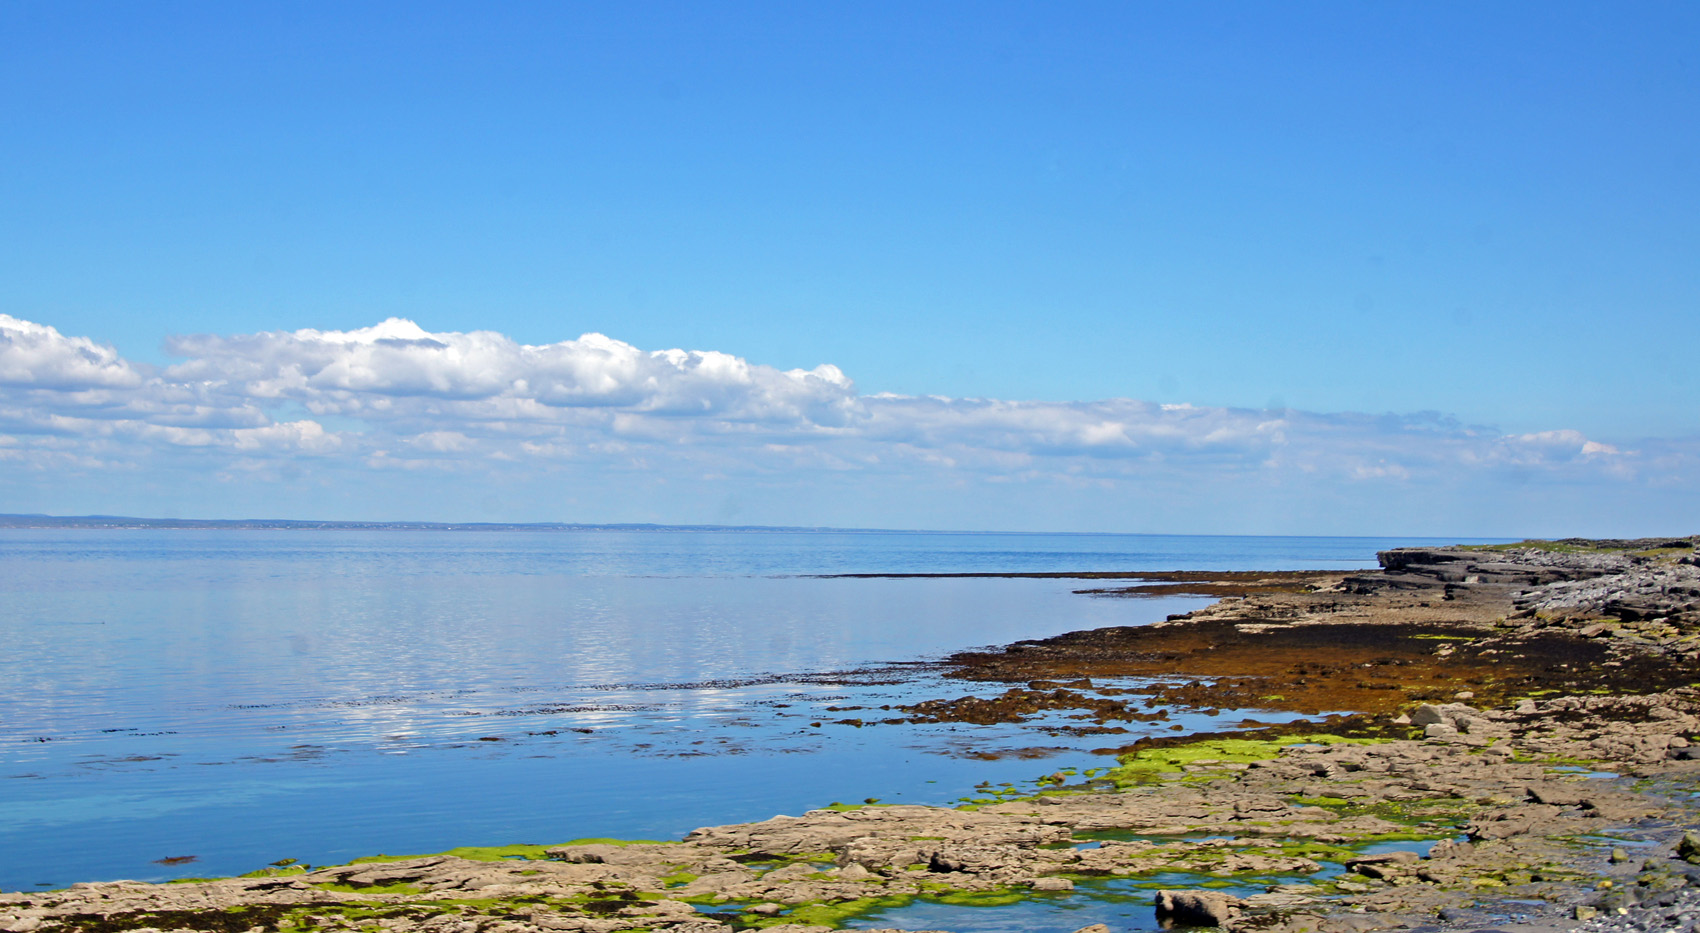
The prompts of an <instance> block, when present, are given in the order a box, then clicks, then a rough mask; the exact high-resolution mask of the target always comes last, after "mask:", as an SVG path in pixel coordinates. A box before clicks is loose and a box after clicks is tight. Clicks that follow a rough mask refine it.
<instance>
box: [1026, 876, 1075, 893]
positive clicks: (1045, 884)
mask: <svg viewBox="0 0 1700 933" xmlns="http://www.w3.org/2000/svg"><path fill="white" fill-rule="evenodd" d="M1031 887H1032V889H1033V890H1035V891H1072V890H1074V882H1072V881H1070V880H1068V879H1067V878H1040V879H1038V880H1037V881H1034V882H1033V884H1032V885H1031Z"/></svg>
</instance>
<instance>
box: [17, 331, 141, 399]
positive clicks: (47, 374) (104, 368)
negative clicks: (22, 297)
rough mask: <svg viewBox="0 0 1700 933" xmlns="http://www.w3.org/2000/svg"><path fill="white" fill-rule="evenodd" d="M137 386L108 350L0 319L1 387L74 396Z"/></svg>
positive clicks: (136, 380) (137, 375) (129, 370)
mask: <svg viewBox="0 0 1700 933" xmlns="http://www.w3.org/2000/svg"><path fill="white" fill-rule="evenodd" d="M141 381H142V376H141V374H140V373H138V372H136V370H135V369H134V368H133V367H131V365H130V364H129V363H127V362H125V361H124V360H123V359H121V358H120V357H119V356H118V351H116V350H114V349H112V348H111V347H108V346H103V345H101V344H97V343H95V342H94V341H92V340H90V339H88V338H87V337H66V336H64V335H63V334H61V333H59V331H57V330H55V329H53V328H51V327H47V326H45V325H42V324H36V323H33V322H30V321H22V320H19V319H17V318H15V317H12V316H10V315H6V314H0V385H4V386H26V387H32V388H42V389H54V390H58V391H64V392H72V391H77V390H84V389H125V388H132V387H134V386H136V385H139V384H140V383H141Z"/></svg>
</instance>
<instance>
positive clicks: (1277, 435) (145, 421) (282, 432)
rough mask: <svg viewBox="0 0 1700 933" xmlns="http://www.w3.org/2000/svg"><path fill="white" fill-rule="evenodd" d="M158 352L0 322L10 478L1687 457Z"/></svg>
mask: <svg viewBox="0 0 1700 933" xmlns="http://www.w3.org/2000/svg"><path fill="white" fill-rule="evenodd" d="M166 348H167V350H168V351H169V352H170V353H172V354H173V355H175V356H177V357H180V358H181V360H182V361H181V362H178V363H176V364H174V365H171V366H167V367H165V368H163V369H157V368H152V367H145V366H140V365H136V364H132V363H131V362H129V361H126V360H125V359H123V358H122V357H121V356H120V355H119V354H118V353H117V352H116V351H115V350H114V349H112V348H111V347H109V346H106V345H104V344H100V343H97V342H95V341H93V340H91V339H89V338H86V337H71V336H65V335H63V334H61V333H60V332H59V331H58V330H56V329H54V328H52V327H49V326H46V325H42V324H37V323H33V322H30V321H24V320H19V319H17V318H13V317H8V316H5V315H0V451H3V456H0V461H3V463H4V464H5V466H4V469H7V470H15V469H20V468H23V467H25V466H28V465H30V464H34V465H36V466H38V467H42V468H46V467H58V466H63V465H65V464H68V463H75V464H80V465H81V467H80V468H96V467H97V466H99V465H113V464H126V465H134V464H138V463H145V462H147V460H148V459H149V458H150V457H165V456H172V457H177V458H178V460H177V461H174V462H177V463H179V465H181V464H182V463H184V462H187V463H190V464H192V463H193V462H195V461H194V460H193V458H196V457H199V458H202V459H201V461H200V462H204V463H205V464H207V465H208V467H209V468H212V469H223V468H224V467H225V466H226V465H228V464H229V463H234V462H238V461H240V462H241V463H243V464H247V465H248V468H253V466H254V464H264V463H268V462H273V461H282V460H301V461H318V462H324V463H335V464H340V465H344V466H348V467H351V468H370V467H385V468H388V467H405V468H408V469H420V468H425V467H435V468H441V469H449V470H463V471H476V470H497V469H525V468H526V465H527V464H530V465H532V467H533V468H537V469H543V468H548V467H549V466H550V465H554V464H562V463H575V464H583V465H590V466H593V467H596V468H598V469H607V470H631V471H649V472H665V470H666V469H668V468H669V467H670V466H672V467H680V468H683V469H688V470H690V471H691V475H696V476H701V475H714V476H728V475H740V474H746V475H747V474H765V475H773V476H783V475H786V474H788V473H796V472H798V471H813V472H821V473H834V474H842V475H849V474H856V473H859V472H861V473H882V474H888V475H900V476H901V475H922V474H926V475H941V474H949V475H956V474H962V475H966V474H975V475H979V476H981V477H984V478H993V479H998V480H1008V479H1017V480H1024V479H1046V478H1050V479H1056V480H1058V481H1063V480H1066V481H1068V482H1071V483H1083V482H1092V483H1101V482H1115V481H1119V480H1122V479H1130V478H1131V479H1137V478H1141V477H1143V478H1151V477H1167V478H1170V479H1173V478H1175V477H1187V476H1200V477H1202V476H1211V477H1216V478H1218V479H1220V478H1224V477H1229V478H1231V477H1235V476H1251V475H1257V476H1265V477H1267V476H1276V477H1280V476H1291V477H1310V478H1321V479H1323V480H1326V481H1329V482H1341V483H1408V482H1413V481H1420V480H1423V479H1424V478H1432V477H1438V476H1456V475H1460V474H1484V473H1486V474H1493V473H1495V472H1499V473H1510V472H1514V473H1515V474H1516V475H1518V476H1520V477H1524V478H1527V477H1530V476H1536V477H1540V476H1546V477H1551V478H1554V479H1570V480H1573V479H1577V478H1588V477H1594V478H1606V479H1610V480H1611V481H1615V482H1625V481H1633V480H1635V479H1637V478H1652V477H1654V475H1655V474H1657V475H1660V476H1666V477H1668V476H1671V475H1681V474H1683V472H1684V471H1688V470H1691V469H1692V467H1693V464H1694V460H1695V455H1694V451H1693V450H1692V449H1691V447H1685V446H1683V445H1681V444H1674V445H1673V444H1664V445H1654V446H1653V447H1650V448H1648V447H1645V446H1643V448H1638V449H1623V448H1621V447H1619V446H1613V445H1611V444H1607V443H1604V442H1602V441H1598V440H1594V439H1590V438H1588V437H1586V436H1584V435H1582V434H1581V433H1579V432H1576V431H1573V430H1568V429H1564V428H1562V427H1561V428H1555V429H1553V430H1549V431H1543V432H1539V433H1530V434H1519V435H1506V434H1501V433H1499V432H1496V431H1492V430H1488V429H1484V428H1478V427H1471V426H1468V425H1463V424H1460V423H1458V422H1456V421H1454V420H1452V419H1449V418H1446V417H1443V416H1440V415H1436V414H1433V413H1418V414H1408V415H1368V414H1353V413H1333V414H1329V413H1316V412H1303V411H1293V410H1259V409H1250V408H1222V407H1205V406H1192V405H1158V404H1153V403H1150V402H1143V401H1137V400H1132V399H1108V400H1099V401H1082V402H1032V401H1012V400H1000V399H955V398H942V397H934V396H899V395H890V394H874V395H862V394H859V393H858V392H857V391H856V388H855V385H854V384H853V383H852V382H851V381H850V379H849V378H847V377H846V376H845V375H844V373H842V372H841V371H840V370H839V369H838V368H837V367H835V366H832V365H830V364H823V365H820V366H817V367H815V368H813V369H807V370H803V369H792V370H780V369H777V368H775V367H771V366H763V365H759V364H755V363H751V362H749V361H747V360H744V359H741V358H739V357H736V356H732V355H729V354H726V353H721V352H716V351H708V350H681V349H672V350H654V351H646V350H641V349H639V348H637V347H634V346H632V345H630V344H627V343H623V342H621V341H619V340H615V339H612V338H610V337H606V336H603V335H601V334H594V333H593V334H585V335H583V336H580V337H578V338H577V339H573V340H564V341H561V342H558V343H551V344H545V345H539V346H533V345H527V344H522V343H519V342H517V341H515V340H513V339H511V338H509V337H507V336H505V335H502V334H499V333H495V332H491V331H472V332H468V333H432V332H428V331H426V330H424V329H423V328H421V327H419V326H418V325H417V324H415V323H413V322H411V321H407V320H402V319H399V318H391V319H389V320H386V321H384V322H382V323H379V324H376V325H373V326H371V327H365V328H360V329H357V330H348V331H320V330H298V331H290V332H282V331H279V332H267V333H258V334H241V335H230V336H221V335H195V336H182V337H173V338H170V339H168V340H167V341H166ZM182 458H190V460H189V461H183V459H182ZM91 465H94V466H91Z"/></svg>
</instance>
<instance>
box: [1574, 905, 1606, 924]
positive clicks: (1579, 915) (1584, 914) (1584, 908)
mask: <svg viewBox="0 0 1700 933" xmlns="http://www.w3.org/2000/svg"><path fill="white" fill-rule="evenodd" d="M1570 915H1571V916H1572V917H1575V918H1576V919H1578V920H1592V919H1594V918H1595V917H1598V916H1599V915H1600V912H1599V910H1598V909H1597V908H1594V907H1589V906H1588V905H1587V904H1577V905H1576V908H1575V909H1574V910H1572V911H1571V912H1570Z"/></svg>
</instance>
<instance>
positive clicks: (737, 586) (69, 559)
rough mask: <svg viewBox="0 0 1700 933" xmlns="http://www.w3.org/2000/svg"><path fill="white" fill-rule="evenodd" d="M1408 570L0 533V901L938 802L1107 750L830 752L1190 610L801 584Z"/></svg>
mask: <svg viewBox="0 0 1700 933" xmlns="http://www.w3.org/2000/svg"><path fill="white" fill-rule="evenodd" d="M1414 543H1427V542H1422V541H1419V540H1417V539H1369V538H1237V537H1158V536H1116V535H995V534H927V533H913V534H910V533H824V532H823V533H815V532H731V531H714V532H710V531H699V532H662V531H572V532H565V531H549V532H541V531H515V532H494V531H476V532H448V531H369V532H355V531H340V530H338V531H307V530H290V531H233V530H219V531H185V530H159V531H116V530H102V531H71V530H55V531H26V530H0V569H3V573H0V644H4V646H5V662H4V665H3V668H0V671H3V673H0V888H4V889H6V890H31V889H37V888H40V887H48V886H62V885H64V884H68V883H70V882H73V881H82V880H100V879H112V878H138V879H148V880H160V879H166V878H171V877H184V876H208V875H222V874H233V873H239V872H244V871H251V870H253V869H255V868H259V867H261V866H263V865H265V864H266V863H268V862H271V861H274V860H276V859H281V858H296V859H300V860H302V861H304V862H309V863H312V864H332V863H335V862H339V861H344V860H347V859H349V858H353V857H356V856H360V855H369V854H373V853H377V852H388V853H392V854H400V853H410V852H415V853H420V852H433V851H441V850H443V849H446V848H450V847H453V846H459V845H501V844H509V843H522V842H527V843H552V842H561V841H566V840H569V839H574V838H582V837H592V836H618V837H623V838H654V839H666V838H677V837H678V836H679V835H681V834H682V833H685V832H688V831H689V830H690V829H692V828H694V827H696V826H702V825H711V824H716V823H724V822H732V821H739V820H748V819H761V818H765V817H768V816H771V815H774V814H776V813H782V812H790V813H796V812H800V811H802V810H804V809H808V808H811V807H816V806H820V805H823V804H826V803H829V802H832V801H835V800H843V801H852V800H854V801H860V800H863V799H864V798H868V797H876V798H880V799H883V800H886V801H889V802H900V801H901V802H925V803H948V802H950V801H952V800H955V799H958V798H960V797H962V796H964V795H967V794H970V793H972V792H973V788H974V786H975V785H976V784H978V783H979V782H982V781H987V780H989V781H992V782H995V783H1002V782H1006V781H1007V782H1015V783H1020V782H1024V781H1030V780H1032V779H1034V778H1037V777H1038V776H1039V775H1041V774H1046V773H1049V772H1051V771H1053V770H1056V769H1057V768H1059V767H1069V766H1072V767H1091V766H1097V765H1102V764H1104V763H1106V762H1107V760H1108V759H1104V758H1102V757H1094V756H1093V755H1092V754H1091V749H1092V748H1093V746H1094V745H1096V744H1103V742H1104V739H1103V738H1102V737H1100V738H1098V739H1096V740H1078V739H1071V738H1067V737H1061V738H1059V737H1058V736H1056V735H1054V734H1050V733H1047V732H1046V727H1047V726H1055V725H1056V723H1054V722H1053V723H1047V722H1044V721H1038V722H1034V723H1029V724H1023V725H1015V726H1000V727H972V726H955V727H952V726H913V725H879V726H868V727H862V728H859V727H856V726H854V725H845V724H838V722H837V721H838V720H843V719H864V720H875V719H879V718H884V717H889V716H892V715H895V714H892V713H887V712H884V711H881V710H879V709H878V707H879V706H881V705H887V706H889V705H892V704H895V703H900V702H905V701H909V700H913V699H916V698H919V697H931V696H957V695H961V694H964V693H968V692H976V691H977V692H982V693H986V692H996V689H997V688H988V687H979V688H972V687H969V686H965V685H963V684H959V683H944V682H941V681H940V680H939V679H938V678H937V677H936V676H935V675H934V674H932V673H931V672H930V671H928V670H925V669H912V668H910V667H906V666H905V665H906V664H907V663H909V662H916V661H924V660H926V659H929V658H936V657H939V656H941V655H943V654H946V653H949V652H951V651H954V650H958V649H962V648H968V647H976V646H984V645H992V644H1000V643H1004V642H1009V641H1013V640H1016V639H1020V638H1031V637H1040V636H1045V635H1052V634H1057V633H1060V632H1064V631H1071V630H1075V629H1081V628H1091V627H1098V626H1106V625H1127V624H1140V623H1144V622H1148V621H1152V620H1154V619H1159V618H1162V617H1163V616H1164V615H1166V614H1168V613H1171V612H1179V611H1184V610H1186V609H1189V608H1193V607H1195V606H1198V605H1202V604H1203V602H1204V601H1203V600H1177V599H1157V600H1131V599H1104V598H1093V597H1088V596H1082V595H1076V594H1075V593H1074V592H1073V590H1076V589H1079V588H1081V587H1082V586H1084V585H1090V584H1084V583H1082V582H1081V581H1070V580H1010V579H823V578H820V577H816V576H812V575H816V574H835V573H864V572H957V571H1046V570H1157V569H1267V568H1354V567H1366V566H1373V564H1374V554H1375V551H1377V550H1378V549H1383V548H1387V547H1392V546H1398V545H1402V544H1414ZM893 664H895V665H897V666H896V667H895V668H892V667H890V665H893ZM859 669H861V670H868V669H871V670H872V671H873V672H872V673H863V674H860V675H857V676H853V677H848V678H846V677H840V676H835V675H833V674H832V672H839V671H846V670H859ZM858 707H859V708H860V709H857V708H858ZM1194 720H1196V724H1198V725H1204V724H1205V720H1204V719H1203V718H1202V717H1196V716H1194V717H1191V718H1188V716H1187V715H1185V714H1183V715H1182V716H1181V721H1183V722H1193V721H1194ZM814 723H820V725H818V726H816V725H814ZM1134 737H1135V736H1127V737H1124V738H1123V740H1124V741H1131V740H1132V739H1133V738H1134ZM973 753H977V754H978V755H979V756H980V757H970V755H971V754H973ZM988 753H993V754H997V755H1001V756H1002V757H999V758H997V759H996V760H984V759H985V757H986V755H987V754H988ZM185 856H193V857H194V861H192V862H185V863H182V864H178V865H163V864H160V863H159V860H162V859H168V858H181V857H185Z"/></svg>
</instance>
